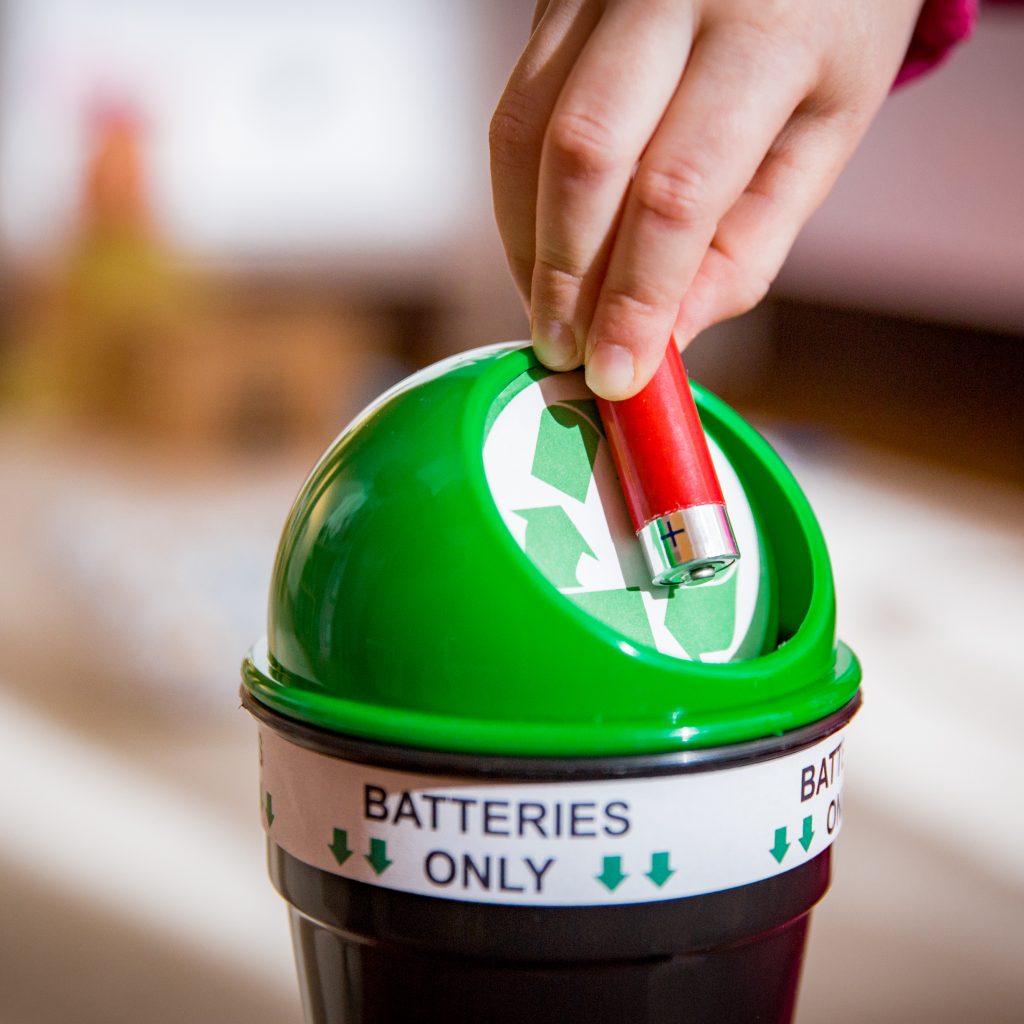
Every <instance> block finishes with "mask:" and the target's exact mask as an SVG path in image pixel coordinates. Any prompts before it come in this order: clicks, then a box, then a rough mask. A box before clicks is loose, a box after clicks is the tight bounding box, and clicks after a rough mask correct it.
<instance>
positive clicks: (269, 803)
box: [263, 793, 277, 828]
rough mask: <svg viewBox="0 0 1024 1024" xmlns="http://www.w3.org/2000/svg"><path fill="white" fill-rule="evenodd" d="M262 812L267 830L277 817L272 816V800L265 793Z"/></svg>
mask: <svg viewBox="0 0 1024 1024" xmlns="http://www.w3.org/2000/svg"><path fill="white" fill-rule="evenodd" d="M263 811H264V813H265V814H266V816H267V828H270V826H271V825H273V824H274V818H276V817H277V815H276V814H274V798H273V797H272V796H271V795H270V794H269V793H267V799H266V803H265V804H264V806H263Z"/></svg>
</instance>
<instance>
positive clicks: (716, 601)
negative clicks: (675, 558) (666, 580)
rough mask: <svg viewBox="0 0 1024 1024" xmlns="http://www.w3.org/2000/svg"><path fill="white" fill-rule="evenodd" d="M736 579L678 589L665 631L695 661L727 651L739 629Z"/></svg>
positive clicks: (670, 602) (667, 611) (667, 613)
mask: <svg viewBox="0 0 1024 1024" xmlns="http://www.w3.org/2000/svg"><path fill="white" fill-rule="evenodd" d="M736 577H737V573H736V572H735V571H734V572H732V573H730V574H729V576H728V577H726V579H724V580H723V581H722V582H721V583H705V584H703V585H701V586H699V587H675V588H673V590H672V591H671V592H670V594H669V598H668V607H667V608H666V609H665V628H666V629H667V630H668V631H669V632H670V633H671V634H672V635H673V636H674V637H675V638H676V640H678V641H679V643H680V644H682V646H683V650H685V651H686V653H687V654H689V655H690V657H691V658H699V657H700V656H701V655H702V654H707V653H708V652H710V651H721V650H724V649H725V648H726V647H728V646H729V644H730V643H731V642H732V635H733V633H734V632H735V630H736Z"/></svg>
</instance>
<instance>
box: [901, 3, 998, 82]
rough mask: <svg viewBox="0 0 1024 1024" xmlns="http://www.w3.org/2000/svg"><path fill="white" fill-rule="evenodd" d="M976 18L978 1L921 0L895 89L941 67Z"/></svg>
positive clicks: (969, 30) (967, 32) (969, 31)
mask: <svg viewBox="0 0 1024 1024" xmlns="http://www.w3.org/2000/svg"><path fill="white" fill-rule="evenodd" d="M977 17H978V0H925V4H924V7H922V8H921V15H920V17H919V18H918V19H917V27H916V28H915V29H914V35H913V38H912V39H911V40H910V46H909V47H908V49H907V55H906V57H904V58H903V67H901V68H900V70H899V74H898V75H897V76H896V81H895V83H894V84H895V85H902V84H903V83H904V82H909V81H910V80H911V79H912V78H917V77H918V75H921V74H924V72H926V71H928V70H930V69H931V68H933V67H935V65H936V64H940V63H942V61H943V60H945V59H946V57H947V56H948V54H949V51H950V50H952V49H953V47H954V46H955V45H956V44H957V43H959V42H961V41H962V40H964V39H967V38H968V36H970V34H971V32H972V31H973V30H974V23H975V21H976V20H977Z"/></svg>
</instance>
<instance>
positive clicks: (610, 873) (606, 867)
mask: <svg viewBox="0 0 1024 1024" xmlns="http://www.w3.org/2000/svg"><path fill="white" fill-rule="evenodd" d="M594 877H595V878H597V880H598V881H599V882H600V883H601V884H602V885H603V886H604V887H605V888H606V889H607V890H608V891H609V892H614V891H615V890H616V889H618V887H619V886H620V885H622V883H623V882H624V881H625V880H626V879H627V878H629V875H626V874H624V873H623V871H622V858H621V857H605V858H604V861H603V862H602V865H601V874H599V875H595V876H594Z"/></svg>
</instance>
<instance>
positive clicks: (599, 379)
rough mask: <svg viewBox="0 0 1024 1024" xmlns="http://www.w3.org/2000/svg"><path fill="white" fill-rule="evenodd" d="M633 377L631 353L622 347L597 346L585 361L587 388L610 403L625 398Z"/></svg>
mask: <svg viewBox="0 0 1024 1024" xmlns="http://www.w3.org/2000/svg"><path fill="white" fill-rule="evenodd" d="M635 376H636V365H635V364H634V362H633V353H632V352H630V350H629V349H628V348H624V347H623V346H622V345H609V344H604V345H598V346H597V348H595V349H594V351H593V352H592V353H591V355H590V359H589V360H588V361H587V386H588V387H589V388H590V390H591V391H593V392H595V393H596V394H598V395H600V396H601V397H602V398H607V399H609V400H611V401H615V400H616V399H618V398H624V397H625V396H626V393H627V392H628V391H629V389H630V388H631V387H632V386H633V378H634V377H635Z"/></svg>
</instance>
